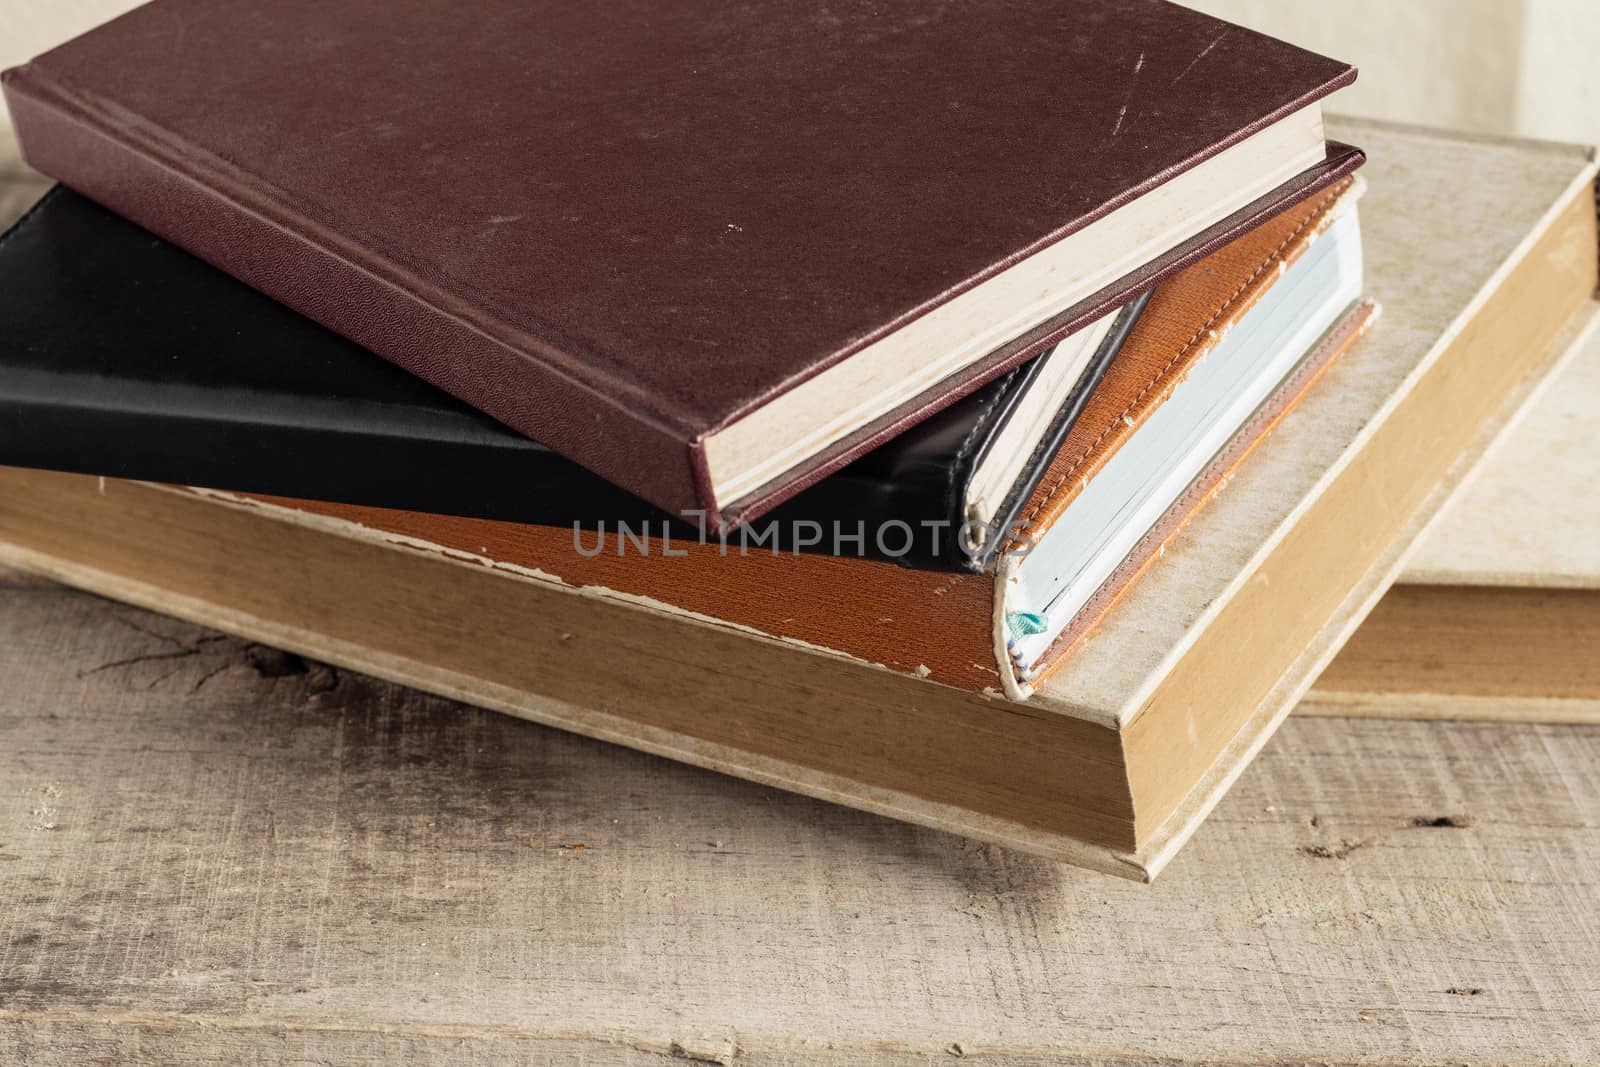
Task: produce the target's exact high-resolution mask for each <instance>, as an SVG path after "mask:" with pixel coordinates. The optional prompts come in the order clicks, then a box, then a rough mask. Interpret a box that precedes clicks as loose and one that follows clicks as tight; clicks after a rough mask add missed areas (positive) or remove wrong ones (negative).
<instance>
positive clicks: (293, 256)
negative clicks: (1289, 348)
mask: <svg viewBox="0 0 1600 1067" xmlns="http://www.w3.org/2000/svg"><path fill="white" fill-rule="evenodd" d="M1352 76H1353V72H1352V71H1351V70H1350V69H1349V68H1348V67H1345V66H1344V65H1342V64H1339V63H1335V62H1333V61H1330V60H1326V59H1323V58H1320V57H1316V56H1313V55H1311V54H1310V53H1306V52H1304V51H1301V50H1299V49H1296V48H1293V47H1291V46H1289V45H1286V44H1282V43H1280V42H1276V41H1273V40H1270V39H1268V38H1265V37H1262V36H1260V35H1257V34H1254V33H1251V32H1249V31H1246V30H1243V29H1239V28H1236V27H1230V26H1227V25H1226V24H1224V23H1220V22H1217V21H1215V20H1212V19H1210V18H1208V17H1206V16H1203V15H1200V14H1197V13H1194V12H1190V11H1188V10H1186V9H1182V8H1179V7H1177V6H1175V5H1170V4H1166V3H1162V2H1159V0H1048V2H1047V0H1029V2H1022V3H1015V4H1004V5H994V4H988V3H977V2H937V0H881V2H877V3H873V4H867V3H845V4H837V5H829V6H827V7H823V6H820V5H816V4H810V3H802V4H790V3H787V2H780V0H768V2H764V3H756V2H713V3H700V4H687V3H670V2H669V3H663V2H660V0H619V2H616V3H611V4H607V5H604V6H603V7H600V8H596V7H593V6H590V5H582V4H558V3H554V2H548V0H547V2H542V3H520V2H513V0H491V2H487V3H483V4H477V5H473V6H472V7H471V8H470V9H463V8H460V7H457V6H456V5H444V4H436V3H432V2H429V0H388V2H385V3H382V4H379V3H376V2H371V0H369V2H356V0H345V2H329V0H315V2H313V0H274V2H272V3H267V2H264V0H241V2H237V3H229V4H215V3H210V2H206V0H156V2H155V3H152V4H149V5H147V6H145V7H143V8H140V9H138V10H136V11H134V12H132V13H131V14H129V15H127V16H124V17H123V18H121V19H118V20H116V21H115V22H114V23H112V24H110V25H108V26H107V27H105V28H103V29H101V30H99V31H96V32H94V33H91V34H89V35H87V36H86V37H83V38H80V39H79V40H77V41H75V42H72V43H69V44H68V45H66V46H64V47H63V48H61V49H58V50H56V51H54V52H52V53H49V54H47V55H46V56H44V57H42V58H41V59H39V60H37V61H35V63H33V64H32V65H30V66H29V67H27V68H23V69H22V71H21V72H20V73H18V74H16V75H15V76H14V77H13V78H12V79H11V80H10V83H9V84H8V96H9V97H10V98H11V100H12V103H13V106H14V108H16V109H17V111H18V114H17V126H18V129H19V132H20V133H21V136H22V139H23V142H24V148H25V151H26V153H27V155H28V157H29V159H30V160H31V161H33V162H34V163H35V165H37V166H39V167H40V168H41V169H43V170H45V171H46V172H47V173H52V172H53V173H55V175H56V176H57V177H60V178H62V179H63V180H68V181H69V182H72V183H74V184H76V185H77V186H78V187H79V188H80V189H81V190H82V191H84V192H86V193H88V194H90V195H92V196H96V197H97V198H100V199H102V200H104V201H105V202H106V203H108V204H109V205H110V206H112V207H114V208H116V209H118V210H120V211H123V212H124V213H126V214H128V215H129V216H130V217H133V218H134V219H136V220H137V221H139V222H141V223H144V224H146V225H148V226H150V227H151V228H153V229H156V230H157V231H158V232H161V233H162V234H163V235H164V236H167V237H170V238H173V239H175V240H177V241H178V242H179V243H181V244H183V245H185V246H186V247H188V248H190V249H191V250H194V251H196V252H198V253H199V254H201V255H203V256H204V257H206V258H208V259H209V260H210V261H212V262H214V263H217V264H218V265H220V266H223V267H224V268H226V269H229V270H230V271H232V272H234V273H236V274H239V275H240V276H241V277H243V278H245V280H246V281H248V282H250V283H251V284H253V285H257V287H259V288H263V289H265V290H266V291H268V292H270V293H272V295H274V296H277V297H279V298H281V299H284V300H286V301H287V302H289V303H291V304H293V305H294V306H296V307H297V308H299V309H300V310H302V311H305V312H307V313H308V314H311V315H312V317H314V318H317V319H318V320H319V321H322V322H324V323H325V324H327V325H330V326H332V327H334V328H336V329H338V330H340V331H341V332H343V333H345V334H346V335H347V336H351V337H353V338H355V339H357V340H359V341H362V342H363V343H365V344H367V345H368V346H369V347H372V348H374V349H375V350H377V351H379V352H380V353H381V354H384V355H386V356H389V357H390V358H393V359H395V360H396V361H397V362H400V363H401V364H402V365H404V366H406V367H407V368H408V369H411V370H413V371H414V372H416V373H419V374H422V375H423V376H424V377H427V378H429V380H431V381H434V382H435V383H437V384H440V385H442V386H444V387H445V388H448V389H450V390H451V391H452V392H455V393H456V394H457V395H460V396H462V397H464V398H465V399H467V400H469V401H470V402H472V403H474V404H476V405H477V406H480V407H482V408H484V409H485V410H488V411H490V412H491V413H492V414H494V415H495V416H496V417H497V418H500V419H502V420H503V421H506V422H507V423H509V424H511V425H513V426H515V427H516V428H517V429H519V430H521V431H523V432H525V433H529V434H531V435H533V436H537V437H539V438H541V439H543V440H545V441H546V442H547V443H549V444H551V445H552V446H553V447H556V448H558V449H559V450H561V451H563V452H564V453H566V454H568V455H570V456H573V457H574V458H576V459H578V460H579V461H580V462H584V463H585V464H586V465H588V466H590V467H591V468H592V469H595V470H597V471H598V472H600V473H602V474H604V475H606V476H607V477H610V478H612V479H613V480H616V481H620V482H622V483H624V484H627V485H629V486H630V487H631V488H634V489H635V490H637V491H639V492H641V493H642V494H643V495H645V496H647V497H649V498H651V499H653V500H655V501H656V502H657V503H660V504H662V505H663V506H667V507H678V506H683V505H684V504H685V503H687V502H692V500H693V499H694V494H695V489H694V487H693V486H692V485H691V484H690V482H689V474H688V471H687V470H686V469H685V467H684V457H683V450H682V449H681V448H678V449H676V450H674V448H673V443H674V442H676V443H677V444H678V445H685V444H688V443H690V442H692V441H694V440H696V439H697V438H698V437H700V436H702V435H704V434H706V433H708V432H710V431H712V430H714V429H715V428H716V427H718V426H720V425H722V424H724V423H726V422H727V421H728V420H730V419H732V418H734V417H737V416H738V415H739V414H741V413H742V412H745V411H748V410H750V409H752V408H753V407H755V406H758V405H759V404H760V403H762V402H764V401H765V400H767V399H769V398H770V397H772V396H773V395H775V394H777V393H779V392H781V391H783V390H785V389H787V388H789V387H791V386H792V385H793V384H795V383H796V382H797V381H800V380H803V379H804V378H806V377H808V376H810V375H812V374H814V373H816V372H817V371H819V370H821V369H823V368H824V367H826V366H828V365H831V364H832V363H833V362H835V361H837V360H838V359H841V358H843V357H845V356H847V355H848V354H850V353H851V352H853V351H855V350H857V349H859V348H860V347H861V346H863V345H865V344H867V343H870V342H871V341H872V340H875V339H876V338H878V337H881V336H883V335H884V334H886V333H888V332H890V331H892V330H893V329H895V328H897V327H898V326H899V325H901V324H903V323H904V322H906V321H909V320H910V319H911V318H914V317H915V316H917V315H918V314H920V313H922V312H924V311H926V310H928V309H929V308H931V307H933V306H936V305H937V304H939V303H941V302H943V301H945V300H948V299H949V298H950V297H951V296H953V295H955V294H956V293H958V292H960V291H962V290H964V289H965V288H967V287H969V286H970V285H972V284H974V283H976V282H977V281H979V280H981V279H982V278H984V277H987V276H989V275H991V274H993V273H994V272H996V271H998V270H1001V269H1003V268H1004V267H1006V266H1008V265H1009V264H1010V263H1012V262H1014V261H1015V260H1016V259H1018V258H1019V257H1022V256H1024V255H1027V254H1029V253H1031V252H1032V251H1034V250H1036V249H1037V248H1038V247H1040V246H1041V245H1043V244H1045V243H1048V242H1050V241H1052V240H1056V239H1059V238H1060V237H1061V236H1064V235H1065V234H1067V233H1070V232H1072V231H1073V230H1075V229H1077V228H1078V227H1081V226H1082V225H1084V224H1085V223H1086V222H1088V221H1090V220H1092V219H1093V218H1096V217H1098V216H1100V215H1102V214H1104V213H1105V212H1107V211H1110V210H1113V209H1114V208H1115V207H1116V206H1118V205H1120V204H1121V203H1123V202H1125V201H1126V200H1127V199H1129V198H1131V197H1132V196H1134V195H1137V194H1138V193H1140V192H1143V191H1145V190H1146V189H1148V188H1149V187H1151V186H1153V185H1154V184H1157V183H1159V182H1160V181H1162V180H1165V179H1166V178H1167V177H1170V176H1171V174H1172V173H1175V172H1176V171H1177V170H1179V169H1181V168H1183V167H1186V166H1189V165H1192V164H1193V163H1195V162H1198V161H1199V160H1200V159H1202V158H1204V157H1206V156H1207V155H1210V154H1212V153H1213V152H1215V151H1216V150H1218V149H1219V148H1221V147H1224V146H1225V145H1227V144H1229V143H1232V142H1233V141H1234V140H1237V139H1238V138H1240V137H1242V136H1245V135H1247V134H1248V133H1250V132H1252V131H1253V130H1255V129H1257V128H1259V127H1260V126H1261V125H1263V124H1265V123H1267V122H1269V121H1271V120H1273V119H1274V118H1276V117H1279V116H1281V115H1282V114H1284V113H1286V112H1287V111H1289V110H1292V109H1293V108H1295V107H1298V106H1301V105H1303V104H1304V103H1306V102H1308V101H1309V100H1311V99H1314V98H1315V97H1317V96H1320V95H1322V94H1324V93H1326V92H1328V91H1330V90H1331V89H1332V88H1335V87H1337V86H1338V85H1340V84H1343V83H1344V82H1346V81H1348V80H1349V79H1350V78H1351V77H1352ZM24 98H26V100H25V102H24V103H22V104H21V105H20V106H19V104H18V101H19V100H24ZM45 109H48V110H49V111H50V112H51V114H50V115H49V116H46V115H45V114H43V111H44V110H45ZM85 128H89V129H92V130H95V131H98V132H100V133H106V132H109V133H110V135H111V136H112V137H114V138H115V140H116V141H117V142H118V145H119V146H120V150H121V152H126V151H127V150H128V149H129V146H133V151H135V152H136V153H137V154H138V156H139V157H140V158H139V161H138V164H137V165H136V163H135V162H134V161H132V160H128V159H119V158H118V155H119V152H118V150H117V149H114V148H113V147H111V146H108V145H106V144H101V143H98V142H96V143H93V144H91V143H89V142H88V141H85V142H84V143H82V144H78V145H75V146H71V147H68V146H63V145H60V144H56V145H52V144H50V143H49V141H50V139H52V138H59V137H63V136H72V137H79V136H84V134H83V130H84V129H85ZM173 168H175V169H176V170H177V171H178V172H179V174H181V175H188V176H191V177H197V178H198V179H199V180H200V183H201V185H202V186H203V187H204V188H206V189H207V190H209V191H210V192H211V193H212V194H215V195H216V196H219V197H221V198H222V199H223V200H225V201H227V202H228V203H227V204H225V205H199V204H197V203H196V202H195V201H194V199H193V197H194V196H195V190H194V188H193V187H192V186H190V185H189V184H188V183H187V182H185V181H184V180H183V179H182V178H181V177H175V176H173V175H169V174H166V173H165V170H166V169H173ZM241 209H242V214H241ZM230 212H231V213H230ZM275 231H282V233H281V234H280V233H277V232H275ZM308 242H309V244H310V245H314V246H316V247H317V248H318V249H321V250H323V253H324V254H327V255H330V256H331V257H332V258H333V259H334V260H336V261H337V262H330V263H328V264H315V265H308V264H307V262H306V260H305V258H304V256H305V252H306V247H305V246H306V244H307V243H308ZM1003 370H1004V367H1003V366H998V365H996V364H994V363H993V362H992V361H991V363H990V364H989V365H987V366H985V367H983V368H980V369H979V370H978V371H976V372H975V374H980V373H981V374H987V375H988V376H989V377H993V376H995V375H997V374H999V373H1002V372H1003ZM958 384H959V383H958ZM969 384H970V383H969ZM900 421H902V422H903V421H905V420H904V419H901V420H900ZM623 422H630V423H633V424H634V425H632V426H622V425H620V424H621V423H623ZM747 513H753V510H751V509H747Z"/></svg>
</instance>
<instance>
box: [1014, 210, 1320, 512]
mask: <svg viewBox="0 0 1600 1067" xmlns="http://www.w3.org/2000/svg"><path fill="white" fill-rule="evenodd" d="M1348 186H1349V180H1348V179H1346V180H1345V181H1342V182H1340V183H1338V184H1337V185H1335V186H1334V187H1333V188H1332V189H1330V190H1329V191H1328V192H1326V193H1324V194H1323V196H1322V198H1321V199H1320V200H1318V201H1317V205H1316V210H1314V211H1312V212H1311V214H1309V215H1307V216H1306V218H1305V219H1304V221H1302V222H1301V223H1300V225H1298V226H1296V227H1295V228H1294V231H1293V232H1291V233H1290V234H1289V236H1287V237H1285V238H1284V239H1283V243H1281V244H1280V245H1278V247H1277V248H1274V249H1273V250H1272V251H1271V252H1270V253H1268V254H1267V256H1266V258H1265V259H1263V260H1262V261H1261V264H1260V265H1259V266H1258V267H1256V269H1255V271H1254V272H1253V273H1251V275H1250V277H1248V278H1246V279H1245V281H1244V282H1243V283H1242V284H1241V285H1240V286H1239V288H1238V289H1236V290H1235V291H1234V293H1233V295H1232V296H1230V297H1228V299H1226V300H1224V301H1223V302H1222V304H1221V305H1220V306H1219V307H1218V308H1217V310H1216V311H1215V312H1214V313H1213V314H1212V316H1211V317H1210V318H1209V319H1207V320H1206V321H1205V324H1204V325H1202V326H1201V327H1200V328H1199V329H1198V330H1196V331H1195V333H1194V336H1193V337H1191V338H1189V340H1188V342H1187V343H1185V344H1184V346H1183V347H1182V348H1180V349H1178V352H1177V354H1176V355H1174V356H1173V357H1172V358H1171V359H1169V360H1168V361H1167V362H1166V364H1165V365H1164V366H1162V368H1161V369H1160V370H1158V371H1156V372H1155V374H1154V375H1153V376H1152V377H1151V378H1150V381H1149V382H1147V383H1146V384H1145V386H1144V388H1143V389H1140V390H1139V392H1138V394H1137V395H1135V396H1134V398H1133V399H1132V400H1130V401H1129V402H1128V406H1127V407H1126V408H1124V409H1123V410H1122V414H1121V415H1119V416H1117V418H1116V419H1115V420H1113V421H1112V422H1111V423H1110V424H1109V425H1107V426H1106V428H1105V429H1104V430H1102V431H1101V432H1100V436H1099V437H1096V438H1095V439H1094V441H1092V442H1091V443H1090V444H1089V447H1088V448H1086V449H1084V450H1083V453H1082V455H1080V456H1079V457H1078V458H1077V459H1076V460H1074V461H1073V463H1072V466H1070V467H1068V468H1067V469H1066V470H1065V471H1063V472H1062V474H1061V477H1059V478H1058V479H1056V481H1055V482H1054V483H1053V484H1052V485H1051V486H1050V488H1049V489H1048V490H1046V491H1045V493H1044V494H1043V495H1042V496H1041V497H1039V499H1038V501H1037V502H1036V503H1035V504H1033V505H1032V506H1031V507H1029V508H1028V511H1027V514H1025V515H1023V516H1022V518H1021V519H1019V520H1018V524H1019V525H1020V526H1021V527H1022V530H1023V532H1024V534H1031V533H1032V532H1033V530H1032V526H1031V524H1032V522H1033V520H1034V518H1035V517H1036V516H1037V515H1038V514H1039V512H1041V511H1043V510H1044V509H1045V508H1046V507H1047V506H1048V505H1049V504H1050V502H1051V501H1052V500H1054V499H1055V498H1056V496H1057V494H1059V493H1060V492H1061V489H1062V487H1063V486H1065V485H1067V484H1068V483H1069V482H1070V481H1071V480H1072V475H1073V473H1074V472H1076V471H1077V469H1078V468H1079V467H1081V466H1083V465H1084V464H1085V463H1087V462H1088V461H1089V457H1091V456H1093V455H1094V453H1095V449H1097V448H1099V447H1100V444H1101V442H1103V441H1104V440H1105V439H1106V437H1108V436H1109V435H1110V434H1111V433H1112V432H1113V431H1114V430H1115V429H1116V428H1117V426H1119V425H1120V424H1121V423H1122V421H1123V420H1124V419H1126V418H1127V417H1128V414H1129V412H1131V411H1133V409H1134V408H1136V407H1138V406H1139V402H1140V401H1141V400H1143V399H1144V398H1145V395H1146V394H1148V393H1149V392H1150V390H1152V389H1154V388H1155V387H1156V385H1157V384H1158V383H1159V382H1160V381H1161V379H1162V378H1164V377H1165V376H1166V374H1167V372H1168V371H1170V370H1171V369H1172V368H1173V367H1174V366H1176V365H1177V364H1178V363H1179V362H1180V361H1181V360H1182V359H1183V357H1184V356H1186V355H1188V354H1189V353H1190V352H1191V351H1193V350H1194V348H1195V346H1196V345H1198V344H1199V343H1200V342H1201V341H1203V340H1204V339H1205V337H1206V334H1208V333H1210V332H1211V328H1212V327H1213V326H1215V325H1216V324H1217V323H1218V322H1220V321H1221V320H1222V319H1223V318H1225V317H1226V316H1227V314H1228V313H1229V312H1230V311H1232V310H1233V308H1234V307H1235V306H1236V305H1237V304H1238V303H1239V301H1240V299H1241V298H1243V297H1244V295H1245V293H1247V292H1249V291H1250V287H1251V286H1253V285H1254V284H1255V283H1256V282H1257V281H1258V280H1260V278H1261V276H1262V275H1263V274H1265V273H1266V272H1267V271H1268V270H1269V269H1270V268H1271V267H1272V264H1273V263H1275V262H1277V260H1278V258H1279V257H1280V256H1282V255H1283V251H1284V249H1286V248H1288V247H1289V246H1290V245H1292V244H1294V242H1295V241H1297V240H1298V239H1299V238H1300V236H1301V235H1302V234H1304V233H1305V232H1306V231H1307V230H1308V229H1310V228H1311V227H1312V226H1314V225H1316V224H1317V223H1318V222H1320V221H1322V219H1323V218H1324V217H1325V216H1326V215H1327V213H1328V207H1329V205H1330V204H1332V202H1333V201H1334V200H1336V199H1338V198H1339V196H1341V195H1342V194H1343V193H1344V191H1345V189H1346V188H1347V187H1348ZM1202 262H1204V261H1202Z"/></svg>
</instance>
